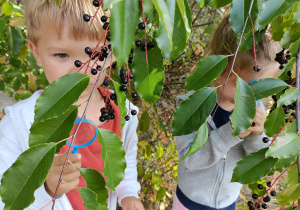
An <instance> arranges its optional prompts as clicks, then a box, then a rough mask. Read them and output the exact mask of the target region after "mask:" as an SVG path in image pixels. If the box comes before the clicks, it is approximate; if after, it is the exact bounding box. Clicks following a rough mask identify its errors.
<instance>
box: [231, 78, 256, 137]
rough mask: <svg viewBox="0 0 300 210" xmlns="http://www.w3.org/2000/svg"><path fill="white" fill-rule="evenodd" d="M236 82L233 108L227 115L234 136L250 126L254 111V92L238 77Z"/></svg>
mask: <svg viewBox="0 0 300 210" xmlns="http://www.w3.org/2000/svg"><path fill="white" fill-rule="evenodd" d="M236 84H237V86H236V91H235V96H234V101H235V105H234V110H233V113H232V114H231V115H230V116H229V117H230V119H231V122H232V127H233V128H234V129H233V132H232V135H234V136H238V135H239V134H240V133H241V132H243V131H246V130H247V129H248V128H249V127H250V126H251V124H252V120H253V118H254V116H255V113H256V103H255V98H254V93H253V92H252V90H251V88H250V87H249V85H248V84H247V83H246V82H245V81H244V80H243V79H241V78H240V77H238V78H237V80H236Z"/></svg>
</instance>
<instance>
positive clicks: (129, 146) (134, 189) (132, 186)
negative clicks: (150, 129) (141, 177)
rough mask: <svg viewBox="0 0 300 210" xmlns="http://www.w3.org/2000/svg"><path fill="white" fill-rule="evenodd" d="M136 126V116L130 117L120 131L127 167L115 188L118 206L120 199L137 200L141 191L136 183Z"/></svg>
mask: <svg viewBox="0 0 300 210" xmlns="http://www.w3.org/2000/svg"><path fill="white" fill-rule="evenodd" d="M130 106H131V107H134V109H135V110H137V111H138V108H137V107H135V106H133V105H132V104H131V105H130ZM137 126H138V119H137V116H136V115H135V116H130V120H129V121H127V122H126V124H125V126H124V128H123V131H122V140H123V147H124V150H125V160H126V164H127V166H126V168H125V176H124V178H123V180H122V181H121V182H120V184H119V185H118V186H117V187H116V193H117V196H118V202H119V204H120V205H121V201H122V199H123V198H125V197H128V196H134V197H137V198H138V192H139V191H140V189H141V186H140V184H139V182H138V181H137V159H136V158H137V142H138V137H137V133H136V129H137Z"/></svg>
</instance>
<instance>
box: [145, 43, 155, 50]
mask: <svg viewBox="0 0 300 210" xmlns="http://www.w3.org/2000/svg"><path fill="white" fill-rule="evenodd" d="M154 46H155V44H154V42H148V44H147V47H148V48H149V49H150V48H153V47H154Z"/></svg>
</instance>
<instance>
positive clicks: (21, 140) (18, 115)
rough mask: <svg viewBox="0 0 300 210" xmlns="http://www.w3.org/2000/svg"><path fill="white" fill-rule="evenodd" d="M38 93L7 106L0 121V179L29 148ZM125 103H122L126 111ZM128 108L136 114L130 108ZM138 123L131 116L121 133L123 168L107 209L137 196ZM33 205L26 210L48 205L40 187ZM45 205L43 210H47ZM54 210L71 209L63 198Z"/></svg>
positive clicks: (47, 200)
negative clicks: (125, 199) (124, 167)
mask: <svg viewBox="0 0 300 210" xmlns="http://www.w3.org/2000/svg"><path fill="white" fill-rule="evenodd" d="M41 93H42V91H41V90H39V91H36V92H35V93H34V94H33V95H32V96H31V97H30V98H28V99H26V100H23V101H21V102H19V103H16V104H15V105H13V106H9V107H7V108H6V109H5V114H6V115H5V117H4V118H3V119H2V120H1V121H0V148H1V149H0V179H1V178H2V176H3V173H4V172H5V171H6V170H7V169H8V168H9V167H10V166H11V165H12V164H13V163H14V162H15V160H16V159H17V158H18V156H19V155H20V154H21V153H22V152H24V151H25V150H27V149H28V148H29V145H28V141H29V129H30V127H31V124H32V123H33V121H34V120H33V119H34V106H35V102H36V100H37V98H38V97H39V96H40V95H41ZM129 103H130V102H129V101H128V100H126V106H127V109H128V106H129ZM130 107H131V108H133V109H135V110H137V111H138V108H137V107H136V106H134V105H133V104H130ZM137 125H138V119H137V117H136V116H131V117H130V120H129V121H126V124H125V126H124V127H123V130H122V138H121V140H122V142H123V147H124V150H125V160H126V163H127V167H126V169H125V176H124V178H123V180H122V181H121V183H120V184H119V185H118V186H117V187H116V191H115V192H111V193H110V195H109V198H108V207H109V209H111V210H115V209H116V204H117V199H118V202H119V203H121V200H122V199H123V198H124V197H128V196H135V197H137V198H138V192H139V190H140V188H141V186H140V184H139V183H138V182H137V169H136V164H137V160H136V155H137V142H138V138H137V134H136V129H137ZM0 184H1V183H0ZM34 196H35V201H34V203H32V204H31V205H30V206H29V207H28V208H26V210H37V209H40V208H42V207H43V206H45V205H46V204H48V203H49V202H50V201H51V200H52V197H51V196H49V194H48V193H47V192H46V191H45V188H44V185H42V186H41V187H40V188H39V189H37V190H36V191H35V193H34ZM51 207H52V205H48V206H47V207H46V208H44V209H45V210H48V209H51ZM3 208H4V203H3V202H2V201H1V200H0V209H3ZM55 209H56V210H72V209H73V208H72V206H71V204H70V202H69V200H68V198H67V196H66V195H65V194H63V195H62V196H61V197H59V198H57V200H56V201H55Z"/></svg>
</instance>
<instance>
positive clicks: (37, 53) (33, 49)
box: [28, 40, 43, 67]
mask: <svg viewBox="0 0 300 210" xmlns="http://www.w3.org/2000/svg"><path fill="white" fill-rule="evenodd" d="M28 47H29V48H30V50H31V52H32V54H33V56H34V57H35V60H36V65H38V66H40V67H42V66H43V65H42V61H41V59H40V55H39V52H38V49H37V47H36V45H35V44H33V43H32V41H30V40H28Z"/></svg>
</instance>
